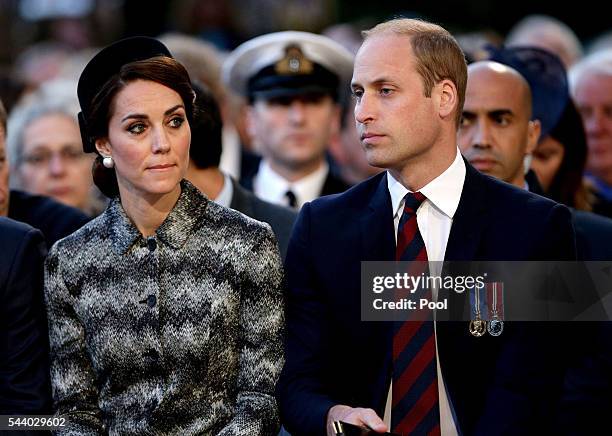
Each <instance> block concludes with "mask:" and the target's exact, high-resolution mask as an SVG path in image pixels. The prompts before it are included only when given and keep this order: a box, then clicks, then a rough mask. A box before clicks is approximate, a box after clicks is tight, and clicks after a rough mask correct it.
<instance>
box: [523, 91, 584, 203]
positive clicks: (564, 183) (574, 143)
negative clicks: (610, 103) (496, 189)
mask: <svg viewBox="0 0 612 436" xmlns="http://www.w3.org/2000/svg"><path fill="white" fill-rule="evenodd" d="M586 159H587V143H586V136H585V133H584V128H583V126H582V119H581V118H580V114H579V113H578V110H577V109H576V106H575V105H574V103H573V102H572V100H571V99H569V100H568V101H567V104H566V106H565V110H564V111H563V113H562V115H561V118H560V119H559V121H558V122H557V124H556V125H555V127H554V128H553V129H552V130H551V131H550V133H549V134H548V135H547V136H546V137H545V138H543V139H542V140H541V141H540V142H539V143H538V146H537V148H536V149H535V151H534V152H533V160H532V162H531V168H532V169H533V170H534V171H535V173H536V175H537V177H538V181H539V182H540V184H541V185H542V189H543V190H544V192H545V193H546V196H548V197H550V198H552V199H553V200H555V201H558V202H559V203H562V204H565V205H567V206H570V207H573V208H575V209H578V210H586V211H590V210H591V203H592V201H593V195H592V194H591V193H590V192H589V189H588V187H587V186H586V185H585V183H584V181H583V174H584V167H585V165H586Z"/></svg>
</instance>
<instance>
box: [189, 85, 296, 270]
mask: <svg viewBox="0 0 612 436" xmlns="http://www.w3.org/2000/svg"><path fill="white" fill-rule="evenodd" d="M193 88H194V90H195V92H196V101H195V103H196V108H197V109H196V110H197V112H196V114H195V116H194V121H193V124H192V127H191V145H190V146H189V158H190V164H189V169H188V170H187V179H188V180H189V181H191V182H192V183H193V184H194V185H195V186H196V187H197V188H198V189H199V190H200V191H202V192H203V193H204V194H206V195H207V196H208V197H209V198H211V199H213V200H214V201H216V202H217V203H219V204H221V205H222V206H225V207H230V208H232V209H235V210H237V211H239V212H242V213H244V214H245V215H248V216H250V217H251V218H255V219H256V220H258V221H264V222H267V223H268V224H270V226H271V227H272V230H273V231H274V234H275V235H276V239H277V240H278V245H279V248H280V251H281V255H282V257H283V259H284V258H285V255H286V253H287V245H288V244H289V237H290V235H291V229H292V228H293V223H294V222H295V219H296V217H297V214H296V213H295V212H294V211H293V210H291V209H289V208H286V207H282V206H278V205H275V204H271V203H268V202H266V201H263V200H260V199H259V198H257V197H255V196H254V195H253V194H252V193H251V192H249V191H247V190H246V189H244V188H243V187H242V186H240V185H239V184H238V183H236V181H235V180H234V179H232V178H231V177H230V176H229V175H227V174H225V173H223V172H222V171H221V170H220V169H219V162H220V160H221V152H222V149H223V146H222V143H221V142H222V141H221V137H222V134H221V132H222V129H223V121H221V113H220V110H219V106H218V105H217V102H216V100H215V97H214V96H213V95H212V93H211V92H210V91H208V90H207V89H204V87H203V86H200V85H198V84H194V85H193Z"/></svg>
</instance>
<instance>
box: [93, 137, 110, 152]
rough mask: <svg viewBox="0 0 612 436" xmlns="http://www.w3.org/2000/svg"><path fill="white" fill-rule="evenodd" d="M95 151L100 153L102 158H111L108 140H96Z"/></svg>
mask: <svg viewBox="0 0 612 436" xmlns="http://www.w3.org/2000/svg"><path fill="white" fill-rule="evenodd" d="M96 150H98V153H100V154H101V155H102V156H111V155H112V153H111V148H110V144H109V143H108V138H98V139H96Z"/></svg>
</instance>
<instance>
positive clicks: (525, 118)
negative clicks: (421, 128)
mask: <svg viewBox="0 0 612 436" xmlns="http://www.w3.org/2000/svg"><path fill="white" fill-rule="evenodd" d="M484 90H486V91H484ZM458 138H459V148H460V149H461V152H462V153H463V155H464V156H465V157H466V159H467V160H468V161H469V162H470V163H471V164H472V165H473V166H474V168H476V169H477V170H479V171H481V172H483V173H485V174H488V175H490V176H493V177H496V178H498V179H500V180H503V181H505V182H508V183H511V184H513V185H515V186H517V187H518V188H525V187H526V186H525V169H524V168H525V166H524V161H525V158H526V157H527V156H529V155H530V154H531V153H532V152H533V150H534V149H535V147H536V146H537V144H538V139H539V138H540V122H539V121H538V120H531V91H530V89H529V84H528V83H527V81H526V80H525V79H524V78H523V76H521V74H520V73H519V72H518V71H516V70H514V69H512V68H510V67H508V66H506V65H502V64H500V63H497V62H490V61H480V62H476V63H473V64H470V66H469V68H468V86H467V89H466V95H465V104H464V107H463V116H462V117H461V124H460V127H459V135H458Z"/></svg>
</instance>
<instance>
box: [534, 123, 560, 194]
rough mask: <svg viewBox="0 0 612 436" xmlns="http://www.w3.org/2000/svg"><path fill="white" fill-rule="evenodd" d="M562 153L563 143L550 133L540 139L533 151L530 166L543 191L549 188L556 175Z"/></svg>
mask: <svg viewBox="0 0 612 436" xmlns="http://www.w3.org/2000/svg"><path fill="white" fill-rule="evenodd" d="M564 155H565V150H564V148H563V145H561V143H560V142H559V141H557V140H556V139H554V138H552V137H551V136H550V135H549V136H547V137H546V138H544V139H543V140H542V141H540V143H539V144H538V146H537V147H536V149H535V151H534V152H533V160H532V161H531V168H532V169H533V171H535V173H536V175H537V176H538V180H539V182H540V184H541V185H542V189H544V192H548V190H549V189H550V185H551V184H552V181H553V179H554V178H555V175H557V172H558V171H559V168H561V163H562V162H563V156H564Z"/></svg>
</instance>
